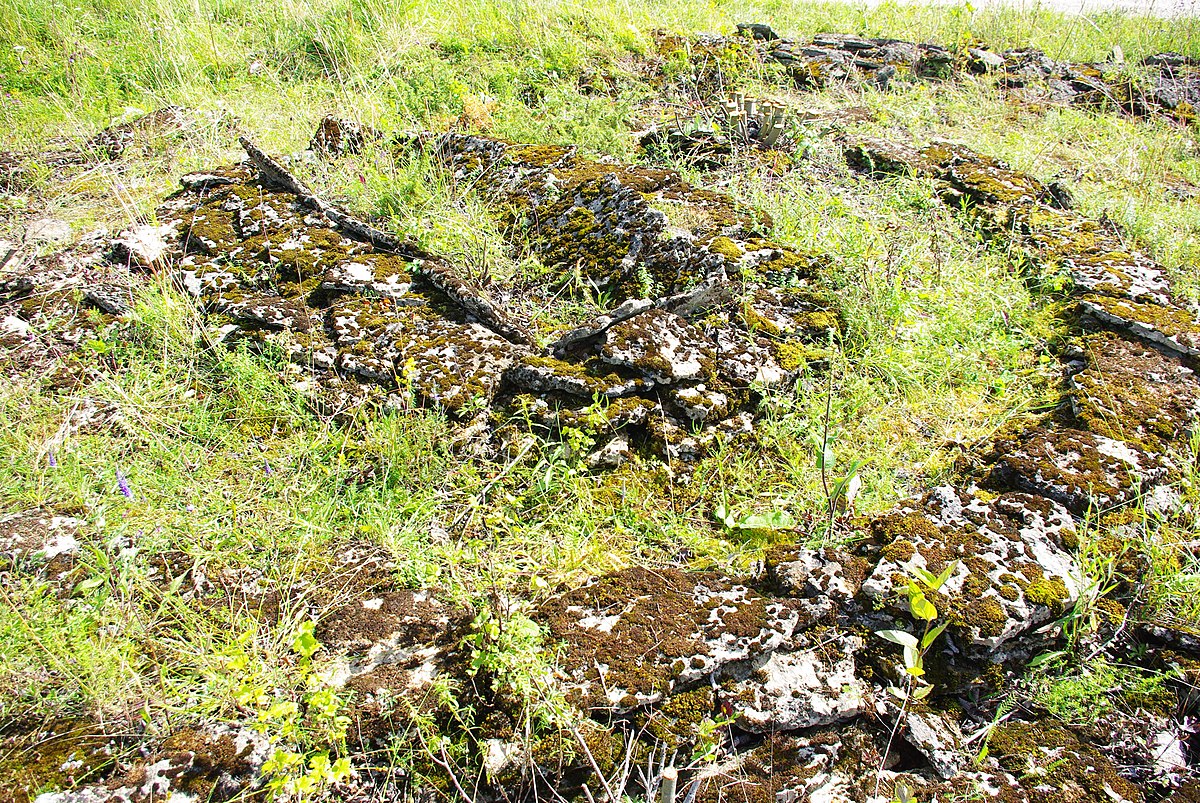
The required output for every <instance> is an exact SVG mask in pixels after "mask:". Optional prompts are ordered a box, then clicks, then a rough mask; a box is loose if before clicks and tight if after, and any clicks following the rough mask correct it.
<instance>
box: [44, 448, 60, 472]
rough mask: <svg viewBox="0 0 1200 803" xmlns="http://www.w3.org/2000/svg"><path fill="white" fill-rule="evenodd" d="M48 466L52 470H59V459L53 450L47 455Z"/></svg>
mask: <svg viewBox="0 0 1200 803" xmlns="http://www.w3.org/2000/svg"><path fill="white" fill-rule="evenodd" d="M46 465H48V466H50V468H58V458H57V457H56V456H55V454H54V450H53V449H51V450H50V451H49V452H48V453H47V454H46Z"/></svg>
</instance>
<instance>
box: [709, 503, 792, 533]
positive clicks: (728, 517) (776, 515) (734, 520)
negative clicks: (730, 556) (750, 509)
mask: <svg viewBox="0 0 1200 803" xmlns="http://www.w3.org/2000/svg"><path fill="white" fill-rule="evenodd" d="M713 516H714V517H715V518H716V519H717V521H719V522H721V523H722V524H724V525H725V526H726V527H727V528H729V529H730V530H790V529H792V528H794V527H795V526H796V519H795V518H794V517H793V516H792V515H791V514H790V513H788V512H787V511H785V510H772V511H771V512H770V513H751V514H748V515H745V516H738V515H737V514H736V513H734V512H733V511H732V510H730V509H729V508H728V507H727V506H725V505H724V504H720V505H717V506H716V507H715V508H714V509H713Z"/></svg>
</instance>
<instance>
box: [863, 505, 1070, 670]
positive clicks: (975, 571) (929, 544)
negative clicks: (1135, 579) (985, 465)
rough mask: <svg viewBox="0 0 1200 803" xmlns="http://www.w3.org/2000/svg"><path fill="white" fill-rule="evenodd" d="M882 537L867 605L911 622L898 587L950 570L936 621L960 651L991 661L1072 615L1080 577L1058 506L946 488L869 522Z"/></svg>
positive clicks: (1066, 517)
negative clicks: (919, 575)
mask: <svg viewBox="0 0 1200 803" xmlns="http://www.w3.org/2000/svg"><path fill="white" fill-rule="evenodd" d="M872 530H873V531H874V532H876V533H878V534H880V535H881V536H883V539H882V540H883V543H881V546H882V551H881V556H880V560H879V562H878V563H876V564H875V567H874V568H873V569H872V570H871V572H870V574H869V575H868V576H867V578H866V579H865V580H864V581H863V584H862V594H863V595H864V596H865V597H866V598H867V599H868V600H869V601H871V602H872V603H873V604H875V605H879V606H883V607H885V608H888V609H891V610H893V611H894V612H895V613H896V614H897V615H898V616H901V617H905V618H909V612H908V608H907V598H906V597H905V596H904V593H903V592H904V585H903V583H904V582H907V580H902V581H901V582H900V584H897V578H914V577H915V576H916V572H915V570H916V569H918V568H919V569H923V570H925V571H928V572H930V573H932V574H934V575H937V574H940V573H942V572H943V571H944V570H945V569H946V568H948V567H949V566H950V564H951V563H952V562H954V563H955V564H956V565H955V568H954V570H953V571H952V572H951V574H950V576H949V578H948V579H947V581H946V583H945V585H944V586H943V587H942V588H941V589H940V590H939V595H940V596H941V598H943V599H945V600H946V604H947V605H948V606H949V609H948V610H941V611H939V616H940V617H941V620H942V621H944V620H946V619H949V620H954V621H958V622H960V623H961V624H958V625H955V626H954V627H952V632H955V633H957V634H958V635H959V636H960V637H961V639H962V642H963V646H965V647H967V648H969V649H973V650H974V651H976V652H979V653H983V654H987V655H989V656H990V657H991V658H993V659H995V658H996V657H998V656H999V655H1001V654H1002V653H1001V649H1000V648H1001V647H1003V646H1004V645H1006V644H1008V643H1009V642H1012V641H1013V640H1014V639H1015V638H1017V637H1018V636H1020V635H1021V634H1023V633H1026V632H1028V631H1029V630H1031V629H1033V628H1035V627H1037V626H1038V625H1041V624H1043V623H1045V622H1047V621H1050V620H1051V619H1055V618H1057V617H1058V616H1060V615H1061V614H1062V612H1063V611H1065V610H1067V609H1069V608H1070V606H1071V605H1072V604H1074V601H1075V600H1076V598H1077V597H1078V596H1079V592H1080V589H1081V587H1082V586H1081V583H1082V572H1081V570H1080V568H1079V565H1078V564H1077V563H1076V561H1075V559H1074V557H1073V556H1072V555H1071V554H1070V553H1069V552H1068V551H1067V550H1066V544H1067V543H1068V542H1073V540H1072V539H1073V538H1074V524H1073V522H1072V519H1071V515H1070V513H1068V512H1067V510H1066V509H1064V508H1063V507H1062V506H1060V505H1058V504H1056V503H1054V502H1051V501H1049V500H1047V499H1042V498H1038V497H1034V496H1029V495H1026V494H1004V495H1002V496H1000V497H999V498H996V499H993V500H990V501H988V500H986V499H984V498H981V497H979V496H976V495H974V494H972V493H969V492H964V491H960V490H957V489H955V488H953V487H951V486H943V487H940V488H936V489H934V490H933V491H931V492H930V493H929V494H928V495H926V496H925V498H924V499H923V500H921V501H919V502H917V501H913V502H906V503H903V504H901V505H900V506H899V507H897V508H895V509H893V510H892V511H891V512H889V513H887V514H885V515H884V516H881V517H879V518H878V519H876V520H875V521H874V522H872Z"/></svg>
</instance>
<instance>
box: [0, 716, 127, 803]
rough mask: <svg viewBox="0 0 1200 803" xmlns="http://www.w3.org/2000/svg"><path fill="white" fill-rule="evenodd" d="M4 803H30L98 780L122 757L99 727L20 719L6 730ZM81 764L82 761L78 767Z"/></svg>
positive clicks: (1, 757)
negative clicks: (55, 791)
mask: <svg viewBox="0 0 1200 803" xmlns="http://www.w3.org/2000/svg"><path fill="white" fill-rule="evenodd" d="M0 740H2V743H3V744H4V746H5V751H4V753H3V754H0V802H2V803H30V801H32V800H33V799H34V798H35V797H37V795H38V793H39V792H43V791H46V790H47V789H51V788H63V787H68V788H69V787H71V786H73V785H75V784H84V783H88V782H91V781H95V780H97V779H98V778H101V777H103V775H104V774H105V773H106V772H108V771H110V770H111V769H112V768H113V766H114V762H115V761H116V760H117V759H118V757H119V754H117V753H115V752H114V751H113V750H112V749H111V747H108V748H107V749H106V746H107V745H110V744H111V740H110V738H109V737H108V736H107V735H105V734H104V733H103V731H102V730H101V729H100V728H99V727H98V726H97V725H96V724H95V723H93V722H89V721H86V720H58V721H55V722H50V723H45V722H43V721H42V720H41V719H40V718H39V719H36V720H20V719H18V720H17V721H15V722H11V723H8V724H7V725H6V726H5V728H4V730H3V731H0ZM75 762H78V763H77V764H76V763H75Z"/></svg>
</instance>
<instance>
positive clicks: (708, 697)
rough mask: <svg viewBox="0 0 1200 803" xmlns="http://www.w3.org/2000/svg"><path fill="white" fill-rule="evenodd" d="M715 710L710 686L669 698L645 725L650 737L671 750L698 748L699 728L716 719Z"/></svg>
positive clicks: (651, 715)
mask: <svg viewBox="0 0 1200 803" xmlns="http://www.w3.org/2000/svg"><path fill="white" fill-rule="evenodd" d="M714 706H715V700H714V695H713V690H712V688H711V687H710V686H707V685H705V686H701V687H700V688H697V689H693V690H691V691H686V692H683V693H681V694H675V695H672V696H671V697H669V698H668V699H667V700H666V701H665V702H664V703H663V704H662V706H661V707H660V708H659V709H658V710H656V711H654V712H652V713H651V714H650V715H649V718H648V721H647V722H646V723H645V724H644V727H645V728H646V731H647V733H649V734H650V735H651V736H653V737H654V739H655V741H656V742H658V743H661V744H663V745H664V746H665V747H666V748H667V749H668V750H676V749H679V748H680V747H682V746H684V745H688V746H691V745H694V744H695V741H696V737H697V733H698V726H699V725H700V723H701V722H703V721H704V720H705V719H706V718H708V717H710V716H712V714H713V711H714V710H715V709H714Z"/></svg>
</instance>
